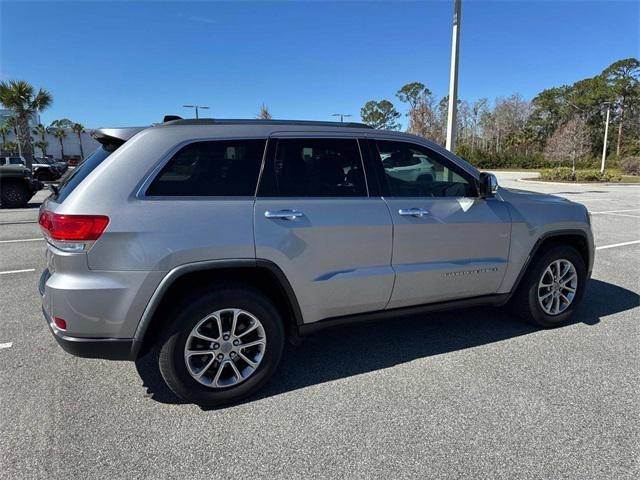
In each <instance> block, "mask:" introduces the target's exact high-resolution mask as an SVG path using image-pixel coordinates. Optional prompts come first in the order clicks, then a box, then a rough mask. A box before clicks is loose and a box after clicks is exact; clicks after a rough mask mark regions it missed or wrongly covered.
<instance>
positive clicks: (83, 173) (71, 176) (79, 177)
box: [52, 146, 114, 203]
mask: <svg viewBox="0 0 640 480" xmlns="http://www.w3.org/2000/svg"><path fill="white" fill-rule="evenodd" d="M113 150H114V149H111V148H109V149H107V148H106V147H104V146H102V147H100V148H98V149H97V150H96V151H95V152H93V153H92V154H91V155H89V156H88V157H87V159H86V160H85V161H84V162H82V163H81V164H80V165H78V166H77V167H76V168H74V169H73V170H67V173H66V174H65V175H63V176H62V178H61V179H60V184H59V186H58V193H54V194H53V195H52V198H53V199H54V200H55V201H57V202H58V203H62V202H64V200H65V198H67V197H68V196H69V195H70V194H71V192H73V190H74V189H75V188H76V187H77V186H78V185H80V182H82V181H83V180H84V179H85V178H87V176H88V175H89V174H90V173H91V172H93V171H94V170H95V169H96V167H97V166H98V165H100V164H101V163H102V162H103V161H104V160H105V158H107V157H108V156H109V155H111V153H112V152H113Z"/></svg>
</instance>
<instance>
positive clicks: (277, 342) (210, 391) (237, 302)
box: [159, 287, 284, 407]
mask: <svg viewBox="0 0 640 480" xmlns="http://www.w3.org/2000/svg"><path fill="white" fill-rule="evenodd" d="M174 313H175V319H174V321H173V322H172V323H171V325H170V326H169V329H168V331H167V335H165V339H164V340H163V341H162V342H161V344H160V355H159V367H160V372H161V373H162V377H163V378H164V380H165V382H166V383H167V385H168V386H169V388H170V389H171V390H172V391H173V392H174V393H175V394H176V395H178V396H179V397H180V398H182V399H183V400H186V401H189V402H192V403H196V404H198V405H200V406H203V407H216V406H220V405H224V404H228V403H233V402H235V401H237V400H240V399H241V398H243V397H246V396H247V395H250V394H252V393H254V392H256V391H257V390H258V389H259V388H260V387H262V386H263V385H264V384H265V383H266V382H267V380H268V379H269V378H270V377H271V375H273V373H274V372H275V371H276V369H277V367H278V363H279V362H280V358H281V356H282V350H283V347H284V328H283V323H282V319H281V318H280V314H279V312H278V310H277V309H276V308H275V306H274V305H273V303H272V302H271V301H270V300H269V298H268V297H266V296H265V295H264V294H262V293H261V292H259V291H258V290H255V289H253V288H250V287H246V288H245V287H239V288H218V289H213V288H212V291H209V292H206V293H202V294H200V295H197V296H195V297H193V298H191V299H185V301H184V302H183V303H182V304H181V305H180V306H179V307H178V308H177V309H176V310H175V311H174Z"/></svg>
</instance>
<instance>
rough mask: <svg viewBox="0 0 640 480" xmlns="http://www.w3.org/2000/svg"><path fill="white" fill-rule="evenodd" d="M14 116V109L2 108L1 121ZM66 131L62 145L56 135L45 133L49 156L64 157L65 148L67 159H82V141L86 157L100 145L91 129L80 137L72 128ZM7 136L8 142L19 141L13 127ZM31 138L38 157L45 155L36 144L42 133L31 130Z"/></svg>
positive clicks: (0, 110)
mask: <svg viewBox="0 0 640 480" xmlns="http://www.w3.org/2000/svg"><path fill="white" fill-rule="evenodd" d="M12 116H13V112H12V111H10V110H6V109H0V123H3V121H4V120H5V119H7V118H10V117H12ZM34 126H35V122H30V127H31V129H32V130H33V127H34ZM66 132H67V136H66V137H65V138H64V139H63V140H62V146H60V140H58V139H57V138H56V137H54V136H53V135H51V134H49V133H47V134H45V137H44V141H45V142H47V143H48V145H47V147H46V153H47V156H49V157H53V158H62V149H63V148H64V157H65V159H67V160H70V159H78V160H80V159H81V158H80V157H81V154H80V153H81V150H80V142H82V151H83V152H84V155H85V157H86V156H87V155H89V154H90V153H91V152H93V151H94V150H95V149H96V148H98V146H99V143H98V142H96V141H95V140H94V139H93V138H92V137H91V130H87V131H86V132H84V133H81V134H80V138H78V134H77V133H74V132H73V131H71V130H66ZM6 137H7V138H6V141H7V143H9V142H12V143H17V140H16V136H15V133H14V132H13V129H10V130H9V132H8V133H7V135H6ZM31 138H32V139H33V144H34V145H33V149H34V154H35V156H36V157H41V156H43V152H42V150H41V149H40V148H38V147H36V146H35V143H36V142H40V141H42V138H41V137H40V135H37V134H34V133H33V131H32V132H31ZM1 143H2V139H0V144H1ZM0 150H4V149H3V148H2V145H0ZM6 153H9V152H6Z"/></svg>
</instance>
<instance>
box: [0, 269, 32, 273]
mask: <svg viewBox="0 0 640 480" xmlns="http://www.w3.org/2000/svg"><path fill="white" fill-rule="evenodd" d="M35 271H36V269H35V268H25V269H24V270H7V271H6V272H0V275H9V274H10V273H26V272H35Z"/></svg>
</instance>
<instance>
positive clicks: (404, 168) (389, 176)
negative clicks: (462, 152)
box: [376, 140, 476, 197]
mask: <svg viewBox="0 0 640 480" xmlns="http://www.w3.org/2000/svg"><path fill="white" fill-rule="evenodd" d="M376 144H377V145H378V152H379V153H380V159H381V160H382V166H383V167H384V173H385V179H386V182H387V185H388V187H389V193H390V196H392V197H472V196H475V194H476V193H475V187H474V186H473V183H472V182H471V181H470V180H468V179H467V178H465V176H463V174H462V172H461V171H460V170H459V168H458V167H456V166H455V165H453V164H452V163H451V162H449V161H448V160H446V159H444V158H442V157H441V156H440V155H438V154H436V153H434V152H431V151H430V150H428V149H426V148H423V147H421V146H420V145H414V144H412V143H406V142H389V141H383V140H377V141H376Z"/></svg>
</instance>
